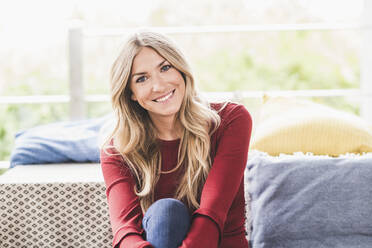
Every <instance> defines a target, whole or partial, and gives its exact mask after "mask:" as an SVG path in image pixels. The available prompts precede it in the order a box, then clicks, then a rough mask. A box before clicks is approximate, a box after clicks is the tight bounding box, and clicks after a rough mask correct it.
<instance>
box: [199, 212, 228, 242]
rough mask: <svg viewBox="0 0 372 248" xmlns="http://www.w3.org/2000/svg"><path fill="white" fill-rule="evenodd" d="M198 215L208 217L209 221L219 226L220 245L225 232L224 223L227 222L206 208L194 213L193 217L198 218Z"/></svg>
mask: <svg viewBox="0 0 372 248" xmlns="http://www.w3.org/2000/svg"><path fill="white" fill-rule="evenodd" d="M196 215H203V216H206V217H208V218H209V219H211V220H212V221H213V222H215V224H216V225H217V228H218V232H219V239H218V240H219V243H220V241H221V238H222V232H223V227H224V222H225V221H224V220H222V219H221V218H220V216H219V215H218V214H217V213H216V212H214V211H213V210H210V209H206V208H199V209H197V210H196V211H195V212H194V213H193V216H196Z"/></svg>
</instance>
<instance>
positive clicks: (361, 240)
mask: <svg viewBox="0 0 372 248" xmlns="http://www.w3.org/2000/svg"><path fill="white" fill-rule="evenodd" d="M245 180H246V185H247V188H248V193H249V196H250V198H251V223H252V224H251V225H252V226H251V228H252V230H251V232H252V233H251V243H252V246H253V248H259V247H260V248H261V247H265V248H266V247H275V248H279V247H285V248H307V247H309V248H310V247H311V248H314V247H317V248H319V247H332V248H333V247H348V248H350V247H358V248H363V247H372V155H371V154H367V155H364V156H343V157H337V158H331V157H327V156H311V155H285V156H279V157H271V156H269V155H267V154H266V153H261V152H251V153H250V159H249V160H248V164H247V169H246V174H245Z"/></svg>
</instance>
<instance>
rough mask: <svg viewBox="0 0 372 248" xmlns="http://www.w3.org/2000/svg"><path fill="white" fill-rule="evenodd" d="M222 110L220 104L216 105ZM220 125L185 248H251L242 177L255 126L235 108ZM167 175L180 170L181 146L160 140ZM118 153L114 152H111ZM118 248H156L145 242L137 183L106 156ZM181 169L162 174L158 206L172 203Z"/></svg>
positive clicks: (118, 161) (116, 160)
mask: <svg viewBox="0 0 372 248" xmlns="http://www.w3.org/2000/svg"><path fill="white" fill-rule="evenodd" d="M212 107H213V108H214V109H219V108H220V107H221V104H212ZM219 115H220V117H221V124H220V126H219V127H218V129H217V131H216V132H215V133H214V134H213V135H212V136H211V158H212V161H213V163H212V168H211V170H210V172H209V174H208V178H207V180H206V182H205V184H204V186H203V189H202V194H201V198H200V208H198V209H197V210H196V211H194V212H193V214H192V223H191V227H190V230H189V232H188V234H187V236H186V238H185V239H184V241H183V243H182V245H181V246H180V247H184V248H200V247H208V248H214V247H220V248H243V247H244V248H246V247H248V242H247V240H246V238H245V226H244V223H245V200H244V184H243V174H244V169H245V165H246V162H247V155H248V146H249V140H250V136H251V130H252V120H251V117H250V115H249V113H248V111H247V110H246V109H245V108H244V107H243V106H242V105H237V104H233V103H229V104H227V106H226V107H225V108H224V109H223V110H222V111H220V112H219ZM159 142H160V150H161V157H162V171H168V170H171V169H172V168H174V167H175V166H176V164H177V155H178V146H179V142H180V140H179V139H178V140H172V141H163V140H160V141H159ZM109 152H110V153H115V152H116V151H115V150H114V149H112V150H109ZM101 166H102V171H103V176H104V179H105V183H106V188H107V190H106V194H107V199H108V205H109V211H110V220H111V226H112V230H113V235H114V240H113V246H114V247H120V248H122V247H125V248H132V247H133V248H134V247H136V248H139V247H152V246H151V244H150V243H149V242H147V241H145V240H144V239H143V238H142V234H143V232H144V231H143V229H142V226H141V221H142V218H143V213H142V211H141V207H140V204H139V200H138V197H137V196H136V195H135V193H134V186H135V179H134V177H133V176H132V174H131V172H130V170H129V168H128V166H127V165H126V163H125V162H124V161H123V159H122V158H121V157H120V156H119V155H111V156H108V155H107V154H106V153H105V152H103V151H101ZM181 174H182V169H178V170H177V171H175V172H172V173H169V174H161V176H160V179H159V181H158V183H157V185H156V188H155V200H158V199H161V198H168V197H173V195H174V193H175V190H176V187H177V183H179V181H180V177H181Z"/></svg>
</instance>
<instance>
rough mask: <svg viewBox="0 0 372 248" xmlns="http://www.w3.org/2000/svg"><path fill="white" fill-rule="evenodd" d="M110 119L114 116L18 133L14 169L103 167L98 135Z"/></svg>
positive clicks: (13, 162) (11, 162)
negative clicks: (58, 165) (60, 165)
mask: <svg viewBox="0 0 372 248" xmlns="http://www.w3.org/2000/svg"><path fill="white" fill-rule="evenodd" d="M109 118H112V115H107V116H104V117H101V118H95V119H88V120H81V121H67V122H58V123H51V124H47V125H42V126H38V127H34V128H31V129H28V130H26V131H21V132H18V133H17V134H16V136H15V147H14V149H13V151H12V154H11V158H10V168H13V167H15V166H17V165H27V164H47V163H68V162H80V163H81V162H94V163H99V161H100V158H99V155H100V154H99V145H98V134H99V130H100V128H101V127H102V126H103V124H104V123H105V122H106V121H107V120H109Z"/></svg>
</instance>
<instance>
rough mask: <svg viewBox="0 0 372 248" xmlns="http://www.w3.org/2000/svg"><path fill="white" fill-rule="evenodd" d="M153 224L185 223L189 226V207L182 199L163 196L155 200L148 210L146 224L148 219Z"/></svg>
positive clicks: (145, 217) (145, 218)
mask: <svg viewBox="0 0 372 248" xmlns="http://www.w3.org/2000/svg"><path fill="white" fill-rule="evenodd" d="M150 220H151V222H153V223H152V224H153V225H157V224H159V225H179V224H180V223H185V224H187V225H186V226H188V224H189V222H190V214H189V212H188V209H187V207H186V206H185V204H183V203H182V202H181V201H179V200H177V199H173V198H163V199H160V200H157V201H156V202H154V203H153V204H152V205H151V206H150V207H149V208H148V210H147V211H146V213H145V216H144V219H143V221H144V226H146V225H147V224H148V221H150Z"/></svg>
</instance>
